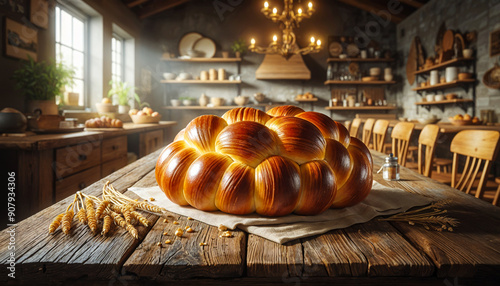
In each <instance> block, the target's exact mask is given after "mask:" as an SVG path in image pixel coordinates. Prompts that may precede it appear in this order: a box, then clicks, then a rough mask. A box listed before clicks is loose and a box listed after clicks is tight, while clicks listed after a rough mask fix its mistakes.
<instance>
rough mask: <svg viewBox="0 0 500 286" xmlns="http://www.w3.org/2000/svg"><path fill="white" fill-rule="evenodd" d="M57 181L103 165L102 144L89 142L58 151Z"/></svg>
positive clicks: (56, 162)
mask: <svg viewBox="0 0 500 286" xmlns="http://www.w3.org/2000/svg"><path fill="white" fill-rule="evenodd" d="M55 164H56V165H55V172H56V179H61V178H63V177H67V176H70V175H72V174H75V173H78V172H80V171H82V170H85V169H88V168H91V167H94V166H96V165H99V164H101V142H100V141H95V142H87V143H84V144H78V145H73V146H67V147H63V148H59V149H57V150H56V161H55Z"/></svg>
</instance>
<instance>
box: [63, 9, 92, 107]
mask: <svg viewBox="0 0 500 286" xmlns="http://www.w3.org/2000/svg"><path fill="white" fill-rule="evenodd" d="M86 22H87V21H86V17H85V16H84V15H82V14H81V13H79V12H78V11H75V10H73V9H70V8H69V7H68V8H67V7H66V6H61V5H57V6H56V60H57V62H63V63H64V64H66V65H68V66H69V67H72V68H73V69H74V70H75V76H74V77H73V81H74V85H73V86H71V87H66V91H68V92H76V93H78V94H79V95H80V97H79V102H78V105H80V106H84V105H85V98H86V83H87V78H86V76H85V75H86V72H87V64H86V63H87V57H86V50H87V49H86V40H87V39H86V38H87V37H86Z"/></svg>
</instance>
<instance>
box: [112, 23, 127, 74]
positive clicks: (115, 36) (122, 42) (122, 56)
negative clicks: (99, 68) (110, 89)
mask: <svg viewBox="0 0 500 286" xmlns="http://www.w3.org/2000/svg"><path fill="white" fill-rule="evenodd" d="M113 39H115V40H116V41H118V42H120V45H121V53H120V74H121V76H120V81H122V82H126V80H125V38H124V37H122V36H120V35H119V34H118V33H116V32H113V35H112V36H111V79H114V78H115V77H114V75H115V74H113V66H114V65H115V61H114V60H113V53H115V51H114V50H113Z"/></svg>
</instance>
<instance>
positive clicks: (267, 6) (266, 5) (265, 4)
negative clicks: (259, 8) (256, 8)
mask: <svg viewBox="0 0 500 286" xmlns="http://www.w3.org/2000/svg"><path fill="white" fill-rule="evenodd" d="M264 8H266V9H267V8H269V3H267V1H266V2H264Z"/></svg>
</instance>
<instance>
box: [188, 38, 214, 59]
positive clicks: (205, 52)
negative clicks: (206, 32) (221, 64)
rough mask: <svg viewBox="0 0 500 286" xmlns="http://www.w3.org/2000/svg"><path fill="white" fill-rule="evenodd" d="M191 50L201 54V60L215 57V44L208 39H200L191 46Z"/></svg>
mask: <svg viewBox="0 0 500 286" xmlns="http://www.w3.org/2000/svg"><path fill="white" fill-rule="evenodd" d="M193 50H195V51H198V52H201V53H202V56H201V57H202V58H212V57H213V56H214V55H215V50H216V47H215V43H214V41H212V40H211V39H209V38H201V39H199V40H198V41H196V43H194V45H193Z"/></svg>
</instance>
